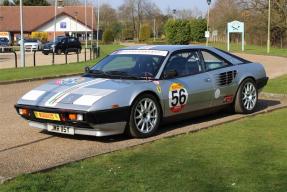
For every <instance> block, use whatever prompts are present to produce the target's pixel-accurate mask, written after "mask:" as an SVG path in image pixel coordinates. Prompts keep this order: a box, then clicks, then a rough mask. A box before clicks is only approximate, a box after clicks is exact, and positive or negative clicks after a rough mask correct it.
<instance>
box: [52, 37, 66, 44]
mask: <svg viewBox="0 0 287 192" xmlns="http://www.w3.org/2000/svg"><path fill="white" fill-rule="evenodd" d="M63 39H65V37H57V38H56V39H55V42H56V43H58V42H61V41H62V40H63ZM52 42H54V41H52Z"/></svg>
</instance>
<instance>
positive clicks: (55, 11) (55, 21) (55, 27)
mask: <svg viewBox="0 0 287 192" xmlns="http://www.w3.org/2000/svg"><path fill="white" fill-rule="evenodd" d="M57 4H58V0H55V5H54V43H53V52H54V53H55V42H56V30H57V6H58V5H57Z"/></svg>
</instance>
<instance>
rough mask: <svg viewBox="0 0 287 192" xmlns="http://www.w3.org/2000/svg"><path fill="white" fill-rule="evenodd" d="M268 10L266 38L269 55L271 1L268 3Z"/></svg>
mask: <svg viewBox="0 0 287 192" xmlns="http://www.w3.org/2000/svg"><path fill="white" fill-rule="evenodd" d="M268 4H269V8H268V35H267V36H268V37H267V53H270V35H271V32H270V30H271V0H269V2H268Z"/></svg>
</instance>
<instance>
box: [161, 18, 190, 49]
mask: <svg viewBox="0 0 287 192" xmlns="http://www.w3.org/2000/svg"><path fill="white" fill-rule="evenodd" d="M165 34H166V38H167V40H168V42H169V43H170V44H188V43H189V42H190V23H189V21H187V20H168V21H167V23H166V25H165Z"/></svg>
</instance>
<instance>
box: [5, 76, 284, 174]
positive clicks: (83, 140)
mask: <svg viewBox="0 0 287 192" xmlns="http://www.w3.org/2000/svg"><path fill="white" fill-rule="evenodd" d="M42 83H44V81H35V82H26V83H18V84H10V85H0V90H1V92H0V106H1V108H0V132H1V134H0V179H1V178H2V179H6V178H9V177H14V176H16V175H19V174H21V173H29V172H34V171H38V170H42V169H47V168H50V167H54V166H57V165H61V164H65V163H68V162H71V161H76V160H80V159H83V158H87V157H90V156H94V155H97V154H102V153H107V152H111V151H114V150H118V149H123V148H126V147H129V146H134V145H138V144H142V143H146V142H150V141H153V140H156V139H159V138H163V137H167V136H171V135H176V134H181V133H186V132H190V131H192V130H198V129H202V128H207V127H210V126H212V125H216V124H219V123H224V122H227V121H231V120H235V119H238V118H242V117H243V116H242V115H230V114H225V113H218V114H215V115H211V116H208V118H196V119H194V120H190V121H186V122H181V123H174V124H173V125H169V126H164V127H163V128H162V129H161V134H159V135H158V136H155V137H153V138H149V139H128V138H126V137H125V136H114V137H106V138H94V137H86V136H76V137H71V136H64V135H57V134H51V133H47V132H43V131H40V130H37V129H32V128H29V126H28V124H27V122H25V121H24V120H22V119H20V118H19V117H18V116H17V115H16V112H15V110H14V107H13V105H14V104H15V103H16V101H17V99H18V98H19V97H20V96H21V95H23V94H24V93H25V92H27V91H28V90H30V89H32V88H33V87H36V86H38V85H40V84H42ZM283 105H285V103H282V102H280V101H278V100H270V99H269V100H260V108H258V111H259V112H263V111H264V110H267V109H272V108H277V107H282V106H283Z"/></svg>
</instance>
